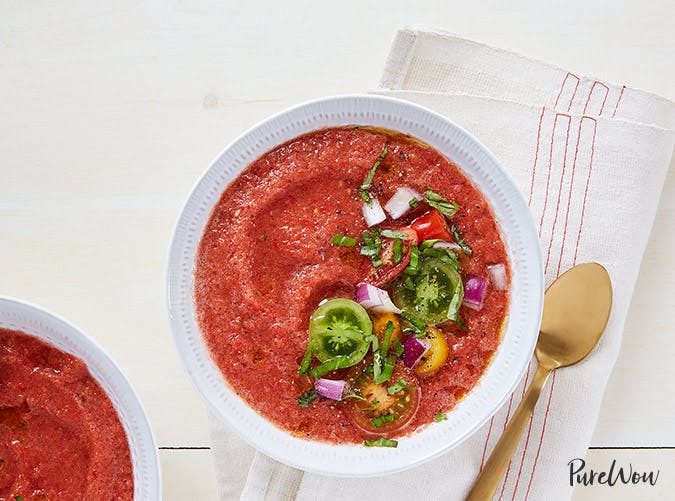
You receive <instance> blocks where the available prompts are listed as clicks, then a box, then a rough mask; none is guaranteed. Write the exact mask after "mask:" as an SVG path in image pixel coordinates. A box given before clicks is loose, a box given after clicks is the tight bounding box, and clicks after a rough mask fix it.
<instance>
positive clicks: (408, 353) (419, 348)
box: [401, 336, 431, 369]
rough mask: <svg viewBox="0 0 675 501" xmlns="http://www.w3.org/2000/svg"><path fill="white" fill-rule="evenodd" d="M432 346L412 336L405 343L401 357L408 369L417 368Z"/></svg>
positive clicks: (424, 340)
mask: <svg viewBox="0 0 675 501" xmlns="http://www.w3.org/2000/svg"><path fill="white" fill-rule="evenodd" d="M429 346H431V343H429V341H427V340H426V339H419V338H416V337H415V336H410V337H409V338H408V339H406V340H405V342H404V343H403V356H402V357H401V358H402V360H403V363H404V364H405V366H406V367H407V368H408V369H412V368H413V367H415V365H416V364H417V362H419V361H420V359H421V358H422V357H423V356H424V354H425V353H426V352H427V350H428V349H429Z"/></svg>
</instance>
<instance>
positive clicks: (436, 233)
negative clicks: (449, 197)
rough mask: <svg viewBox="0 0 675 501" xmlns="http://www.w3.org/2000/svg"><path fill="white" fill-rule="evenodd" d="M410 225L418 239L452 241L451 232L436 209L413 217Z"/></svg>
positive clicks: (443, 217)
mask: <svg viewBox="0 0 675 501" xmlns="http://www.w3.org/2000/svg"><path fill="white" fill-rule="evenodd" d="M410 226H411V227H412V229H413V230H415V232H416V233H417V236H418V238H419V239H420V241H424V240H435V239H440V240H444V241H446V242H452V241H453V239H452V234H451V233H450V228H448V223H447V222H446V221H445V216H443V214H441V213H440V212H439V211H437V210H436V209H431V210H430V211H429V212H427V213H426V214H424V215H423V216H420V217H418V218H417V219H415V220H414V221H413V222H412V223H411V224H410Z"/></svg>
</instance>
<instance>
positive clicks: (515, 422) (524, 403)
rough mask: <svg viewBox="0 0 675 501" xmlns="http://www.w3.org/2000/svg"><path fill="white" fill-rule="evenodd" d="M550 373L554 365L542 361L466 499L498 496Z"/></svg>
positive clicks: (474, 499) (474, 500)
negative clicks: (545, 366)
mask: <svg viewBox="0 0 675 501" xmlns="http://www.w3.org/2000/svg"><path fill="white" fill-rule="evenodd" d="M550 374H551V369H545V368H543V367H542V366H541V365H539V366H537V372H535V374H534V378H532V383H530V387H529V388H528V389H527V393H525V395H524V396H523V399H522V400H521V401H520V405H519V406H518V409H516V412H515V414H514V415H513V417H512V418H511V421H509V424H508V426H507V427H506V429H505V430H504V433H503V434H502V436H501V438H500V439H499V442H497V445H496V446H495V448H494V450H493V451H492V454H491V455H490V458H489V459H488V460H487V462H486V463H485V466H484V467H483V470H482V471H481V472H480V474H479V475H478V478H477V479H476V482H475V483H474V484H473V488H472V489H471V492H470V493H469V495H468V497H467V498H466V501H488V500H490V499H492V496H494V493H495V491H496V490H497V487H499V483H500V482H501V480H502V477H503V476H504V472H505V471H506V468H507V467H508V465H509V462H510V461H511V456H513V453H514V452H515V451H516V448H517V447H518V443H519V442H520V437H521V436H522V434H523V431H524V430H525V426H526V425H527V423H528V421H529V419H530V417H531V416H532V412H533V411H534V406H535V405H536V404H537V400H539V395H540V394H541V390H542V388H543V387H544V384H546V380H547V379H548V376H549V375H550Z"/></svg>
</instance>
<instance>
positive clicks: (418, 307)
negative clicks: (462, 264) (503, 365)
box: [392, 257, 464, 325]
mask: <svg viewBox="0 0 675 501" xmlns="http://www.w3.org/2000/svg"><path fill="white" fill-rule="evenodd" d="M392 293H393V296H392V299H393V300H394V304H395V305H396V306H398V307H399V308H401V309H402V310H404V311H405V312H406V313H408V314H410V315H413V316H414V317H416V318H418V319H420V320H421V321H422V322H424V323H425V324H427V325H430V324H431V325H436V324H440V323H443V322H446V321H447V320H448V311H449V309H450V306H451V305H452V304H456V305H460V304H462V299H463V298H464V287H463V284H462V277H461V276H460V275H459V273H458V272H457V270H456V269H455V268H454V267H453V266H452V265H450V264H448V263H446V262H444V261H442V260H441V259H439V258H435V257H432V258H426V259H424V260H422V261H421V264H420V266H419V271H418V272H417V275H414V276H413V277H411V278H410V281H409V283H408V282H406V281H405V280H403V279H402V278H399V279H398V280H396V282H395V283H394V286H393V289H392Z"/></svg>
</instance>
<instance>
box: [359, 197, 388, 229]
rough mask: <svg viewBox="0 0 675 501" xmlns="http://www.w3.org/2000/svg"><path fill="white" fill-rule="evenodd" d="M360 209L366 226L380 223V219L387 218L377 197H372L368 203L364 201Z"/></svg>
mask: <svg viewBox="0 0 675 501" xmlns="http://www.w3.org/2000/svg"><path fill="white" fill-rule="evenodd" d="M362 211H363V219H365V220H366V224H367V225H368V227H371V226H375V225H376V224H380V223H381V222H382V221H384V220H385V219H387V216H386V214H385V213H384V211H383V210H382V206H381V205H380V201H379V200H378V199H377V198H372V199H371V200H370V203H364V204H363V208H362Z"/></svg>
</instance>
